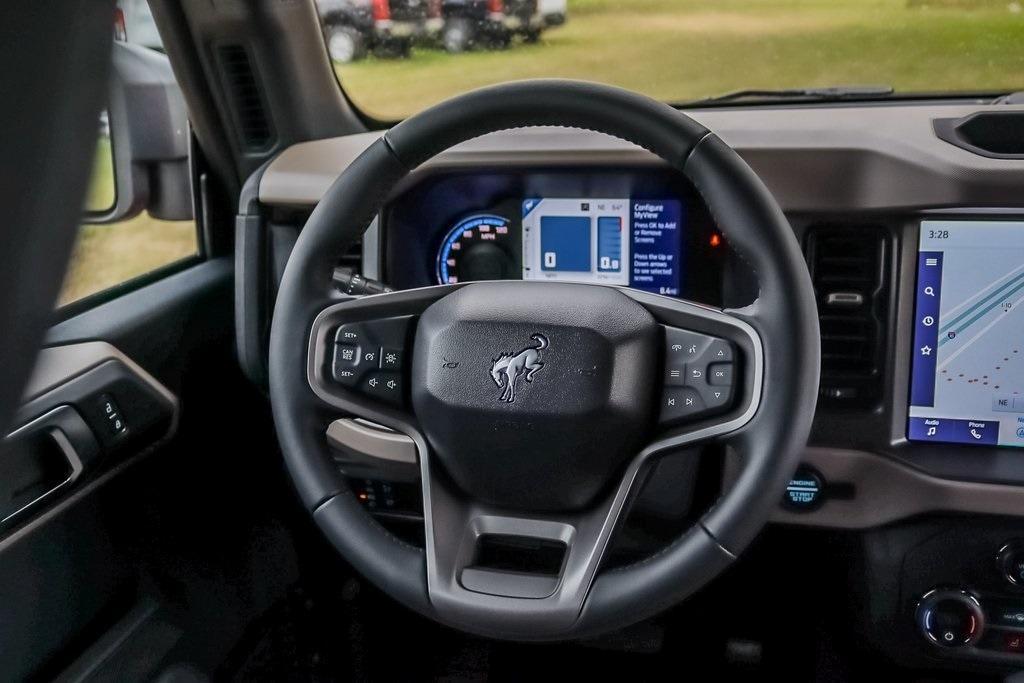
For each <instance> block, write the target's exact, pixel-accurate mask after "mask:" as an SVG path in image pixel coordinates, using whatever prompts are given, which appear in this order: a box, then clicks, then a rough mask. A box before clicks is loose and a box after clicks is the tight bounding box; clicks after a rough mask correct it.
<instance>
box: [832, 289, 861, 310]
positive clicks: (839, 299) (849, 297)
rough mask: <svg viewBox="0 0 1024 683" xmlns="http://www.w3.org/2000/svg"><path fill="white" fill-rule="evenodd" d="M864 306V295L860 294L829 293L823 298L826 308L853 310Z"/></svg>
mask: <svg viewBox="0 0 1024 683" xmlns="http://www.w3.org/2000/svg"><path fill="white" fill-rule="evenodd" d="M863 304H864V295H863V294H861V293H860V292H829V294H828V296H826V297H825V305H826V306H835V307H837V308H854V307H856V306H862V305H863Z"/></svg>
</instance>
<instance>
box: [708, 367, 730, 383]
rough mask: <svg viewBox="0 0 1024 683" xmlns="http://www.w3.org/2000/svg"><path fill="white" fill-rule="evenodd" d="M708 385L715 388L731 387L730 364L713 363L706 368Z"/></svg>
mask: <svg viewBox="0 0 1024 683" xmlns="http://www.w3.org/2000/svg"><path fill="white" fill-rule="evenodd" d="M708 384H711V385H713V386H716V387H728V386H731V385H732V363H714V364H712V365H709V366H708Z"/></svg>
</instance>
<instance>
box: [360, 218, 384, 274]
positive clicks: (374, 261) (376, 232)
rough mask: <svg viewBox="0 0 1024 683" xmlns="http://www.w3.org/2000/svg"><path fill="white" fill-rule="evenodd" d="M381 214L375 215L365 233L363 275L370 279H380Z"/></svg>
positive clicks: (381, 255)
mask: <svg viewBox="0 0 1024 683" xmlns="http://www.w3.org/2000/svg"><path fill="white" fill-rule="evenodd" d="M382 257H383V254H381V251H380V214H377V215H376V216H374V217H373V220H372V221H370V227H368V228H367V229H366V232H364V233H363V265H362V271H363V272H362V276H363V277H365V278H367V279H368V280H380V260H381V258H382Z"/></svg>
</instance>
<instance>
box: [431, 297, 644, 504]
mask: <svg viewBox="0 0 1024 683" xmlns="http://www.w3.org/2000/svg"><path fill="white" fill-rule="evenodd" d="M658 332H659V328H658V326H657V324H656V323H655V321H654V318H653V316H651V314H650V313H648V312H647V310H645V309H644V308H643V307H642V306H640V305H639V304H637V303H636V302H635V301H633V300H632V299H630V298H629V297H627V296H625V295H624V294H622V293H621V292H619V291H617V290H615V289H611V288H605V287H589V286H585V285H567V284H559V283H546V282H509V283H478V284H470V285H467V286H466V287H463V288H461V289H459V290H457V291H455V292H454V293H452V294H449V295H448V296H446V297H444V298H442V299H441V300H439V301H437V302H436V303H434V304H433V305H431V306H430V307H429V308H428V309H427V310H426V312H425V313H424V314H423V315H422V316H421V317H420V323H419V326H418V329H417V332H416V343H415V345H414V347H413V348H414V349H415V351H414V354H415V355H414V359H413V368H412V382H411V387H412V402H413V407H414V409H415V413H416V415H417V416H418V417H419V420H420V424H421V425H422V428H423V431H424V433H425V434H426V436H427V440H428V441H429V442H430V445H431V447H432V448H433V449H434V451H435V453H436V454H437V456H438V459H439V460H440V461H441V462H442V463H443V464H444V465H445V470H446V471H447V472H448V473H449V474H450V475H451V476H452V478H453V479H454V480H455V482H456V483H457V484H458V485H459V487H460V488H462V489H463V490H465V491H466V492H468V493H470V494H471V495H472V496H474V497H475V498H477V499H478V500H480V501H482V502H486V503H490V504H493V505H498V506H502V507H506V508H518V509H526V510H535V511H550V510H570V509H581V508H583V507H585V506H587V505H588V504H590V503H592V502H593V501H594V499H595V497H596V496H597V494H598V493H599V492H602V491H603V490H605V489H606V488H607V485H608V484H609V483H610V480H611V477H612V475H613V474H616V475H621V469H622V465H624V464H625V462H626V461H627V460H628V459H629V458H631V457H632V456H633V455H635V454H636V453H637V451H638V450H639V449H640V446H641V445H642V442H643V438H644V437H645V436H647V432H648V431H649V428H650V423H651V416H652V414H653V411H652V406H651V402H652V396H653V392H652V391H651V389H652V387H654V386H655V382H656V379H657V378H656V376H655V373H656V362H655V361H656V359H657V354H658V348H659V347H658ZM488 368H490V372H487V369H488Z"/></svg>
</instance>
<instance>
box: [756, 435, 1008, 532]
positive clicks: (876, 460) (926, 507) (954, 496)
mask: <svg viewBox="0 0 1024 683" xmlns="http://www.w3.org/2000/svg"><path fill="white" fill-rule="evenodd" d="M803 462H804V463H806V464H808V465H810V466H811V467H813V468H814V469H816V470H817V471H818V472H820V473H821V475H822V477H824V478H825V480H826V482H832V483H846V484H853V485H854V487H855V489H856V491H855V495H854V497H853V498H851V499H848V500H847V499H838V498H826V499H825V500H824V502H823V503H822V505H821V506H820V507H818V508H816V509H814V510H811V511H808V512H792V511H790V510H786V509H785V508H782V507H780V508H779V509H778V510H777V511H776V512H775V514H774V515H773V516H772V519H771V521H772V522H775V523H780V524H795V525H801V526H813V527H825V528H832V529H869V528H873V527H879V526H883V525H886V524H891V523H893V522H898V521H900V520H903V519H908V518H910V517H914V516H916V515H920V514H925V513H934V512H969V513H976V514H992V515H1011V516H1014V517H1019V516H1020V515H1021V512H1022V511H1024V487H1021V486H1011V485H1008V484H983V483H978V482H969V481H956V480H953V479H940V478H939V477H934V476H932V475H929V474H926V473H924V472H922V471H920V470H917V469H914V468H912V467H909V466H908V465H906V464H904V463H901V462H899V461H897V460H894V459H893V458H891V457H888V456H885V455H879V454H876V453H869V452H867V451H856V450H846V449H840V448H808V449H807V450H806V451H805V452H804V458H803Z"/></svg>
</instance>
